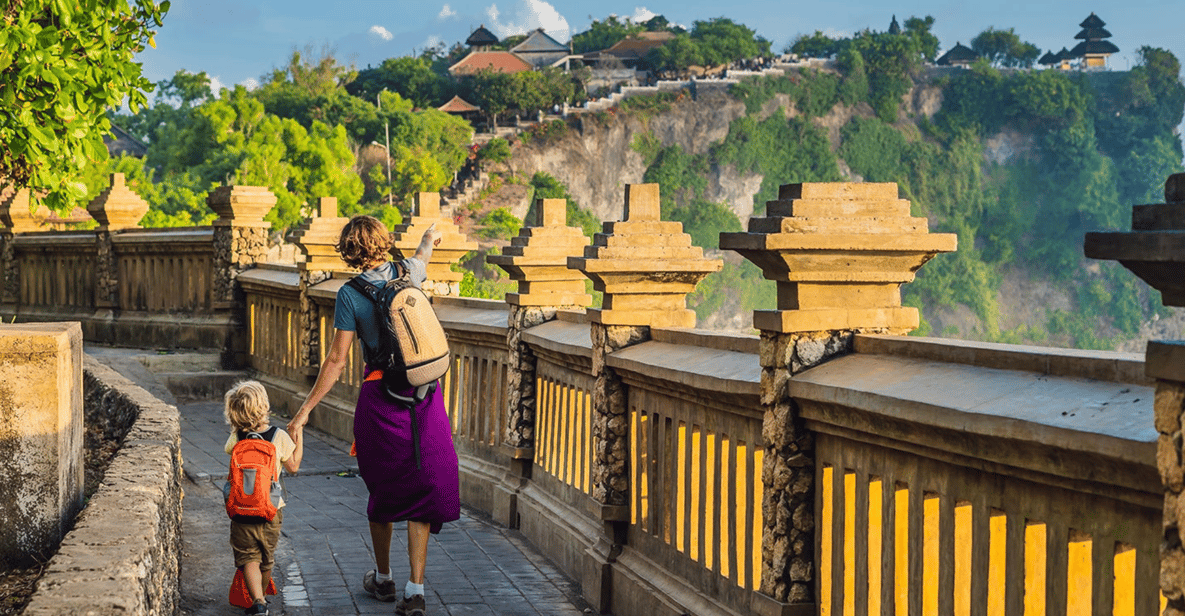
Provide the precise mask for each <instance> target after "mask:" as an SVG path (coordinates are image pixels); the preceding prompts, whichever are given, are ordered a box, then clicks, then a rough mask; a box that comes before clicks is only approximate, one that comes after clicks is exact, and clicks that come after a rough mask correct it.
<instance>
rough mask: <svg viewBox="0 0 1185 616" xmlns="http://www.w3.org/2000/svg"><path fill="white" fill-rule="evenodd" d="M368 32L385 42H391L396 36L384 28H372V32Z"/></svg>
mask: <svg viewBox="0 0 1185 616" xmlns="http://www.w3.org/2000/svg"><path fill="white" fill-rule="evenodd" d="M367 32H369V33H370V34H373V35H375V36H377V37H379V38H381V39H383V40H384V41H389V40H391V39H393V38H395V35H394V34H391V31H390V30H388V29H386V28H384V27H382V26H371V27H370V30H367Z"/></svg>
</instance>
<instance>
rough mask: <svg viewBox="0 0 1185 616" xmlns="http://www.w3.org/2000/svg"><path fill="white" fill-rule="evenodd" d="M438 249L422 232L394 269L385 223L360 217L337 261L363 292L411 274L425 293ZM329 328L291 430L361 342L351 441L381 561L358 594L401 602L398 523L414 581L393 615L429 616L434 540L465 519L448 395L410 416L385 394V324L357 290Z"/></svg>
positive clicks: (350, 291) (345, 293) (432, 236)
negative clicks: (365, 286) (395, 576)
mask: <svg viewBox="0 0 1185 616" xmlns="http://www.w3.org/2000/svg"><path fill="white" fill-rule="evenodd" d="M438 243H440V232H439V231H437V230H436V228H435V225H433V226H431V227H429V228H428V230H427V231H425V232H424V236H423V237H422V238H421V240H420V244H419V246H418V247H417V249H416V252H415V254H414V255H412V256H411V257H410V258H406V259H403V260H402V261H399V262H393V261H390V260H388V258H387V257H388V250H390V248H391V244H392V242H391V236H390V234H389V233H388V232H387V229H386V227H384V226H383V223H382V222H380V221H379V220H378V219H377V218H374V217H372V216H356V217H354V218H352V219H350V221H349V222H348V223H346V226H345V227H344V228H343V229H342V232H341V237H340V238H339V240H338V244H337V251H338V252H339V253H340V254H341V258H342V260H343V261H345V263H346V264H347V265H349V266H350V267H353V268H356V269H360V270H362V271H363V273H362V274H361V278H362V280H363V281H364V282H368V283H372V284H376V285H382V284H383V283H385V282H386V281H388V280H394V279H396V278H398V277H400V276H402V275H404V274H407V275H409V277H410V280H411V283H412V284H413V285H414V286H416V287H419V286H420V284H421V283H422V282H423V281H424V279H425V278H426V276H427V269H426V264H427V263H428V260H429V259H430V258H431V256H432V248H433V246H435V245H436V244H438ZM333 326H334V332H333V340H332V342H331V343H330V348H329V353H328V354H327V355H326V357H325V360H324V361H322V362H321V369H320V372H319V373H318V374H317V380H316V382H315V383H314V384H313V388H312V390H310V391H309V395H308V397H307V398H305V401H304V403H303V404H302V405H301V406H300V409H299V410H298V411H297V412H296V415H295V416H294V417H293V418H292V421H291V422H289V424H288V430H289V431H292V430H293V429H296V428H302V427H304V425H305V424H306V423H307V422H308V419H309V413H311V412H312V410H313V408H314V407H315V406H317V404H318V403H320V402H321V399H322V398H324V397H325V395H326V394H327V393H329V390H330V388H332V387H333V385H334V383H336V382H337V380H338V379H339V378H340V377H341V374H342V371H343V370H344V369H345V367H346V358H347V355H348V353H349V351H350V347H351V346H352V345H353V343H354V339H355V338H359V339H361V341H362V357H363V361H364V363H365V365H366V367H365V369H364V373H363V374H364V382H363V383H362V387H361V391H360V393H359V395H358V403H357V406H356V407H355V410H354V441H355V447H356V450H357V455H358V470H359V471H360V474H361V475H362V479H363V481H365V482H366V488H367V490H368V491H369V492H370V500H369V502H368V504H367V507H366V516H367V519H368V520H369V522H370V538H371V543H372V545H373V546H374V557H375V568H374V569H373V570H371V571H368V572H366V574H365V575H363V578H362V586H363V588H364V589H365V590H366V591H367V592H369V593H370V594H372V595H374V596H375V598H377V599H379V600H380V601H394V600H396V599H397V598H399V597H398V594H399V593H398V590H399V589H398V586H397V585H396V582H395V581H394V580H392V579H391V568H390V552H391V535H392V532H393V523H394V522H402V521H407V557H408V564H409V568H410V575H409V579H408V581H407V583H406V584H405V585H404V587H403V597H402V599H400V601H399V603H398V604H397V605H396V606H395V613H396V614H398V615H400V616H425V614H426V608H425V602H424V568H425V565H426V563H427V560H428V536H429V534H435V533H438V532H440V529H441V526H442V525H443V524H444V523H445V522H452V521H454V520H457V519H459V518H460V517H461V500H460V481H459V474H458V468H457V453H456V450H455V449H454V448H453V440H452V430H451V426H450V424H449V419H448V415H447V412H446V410H445V408H444V395H443V392H442V391H441V388H440V387H436V388H435V391H434V392H433V393H432V394H431V395H430V396H428V397H427V398H426V399H425V400H424V401H423V402H422V403H419V404H418V405H417V406H416V408H415V409H414V413H413V412H412V411H413V409H409V408H406V407H405V406H403V405H401V404H399V403H397V402H395V401H394V400H393V399H392V398H391V397H390V396H389V395H388V394H386V393H385V392H384V389H383V384H382V380H381V376H382V371H381V370H377V369H374V368H373V366H374V365H375V358H376V357H377V349H378V348H379V341H380V338H379V337H380V335H381V334H382V333H383V332H382V327H383V321H382V318H381V316H380V314H379V311H378V308H377V307H376V305H375V304H374V302H372V301H371V300H370V299H369V298H368V297H366V296H365V295H364V294H363V293H362V292H360V291H358V290H357V289H355V288H354V287H352V286H351V285H342V287H341V289H339V290H338V292H337V300H336V302H335V304H334V319H333ZM412 394H414V389H408V390H407V391H406V392H402V395H404V396H411V395H412ZM416 433H418V436H419V439H418V440H419V443H418V448H417V447H415V440H416V439H415V436H416ZM417 449H418V452H417V451H416V450H417ZM417 453H418V457H417Z"/></svg>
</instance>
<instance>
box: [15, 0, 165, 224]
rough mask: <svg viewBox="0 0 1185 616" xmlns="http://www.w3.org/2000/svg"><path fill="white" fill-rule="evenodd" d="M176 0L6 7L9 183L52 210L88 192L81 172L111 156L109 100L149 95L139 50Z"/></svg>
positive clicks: (31, 1) (44, 1) (26, 1)
mask: <svg viewBox="0 0 1185 616" xmlns="http://www.w3.org/2000/svg"><path fill="white" fill-rule="evenodd" d="M168 10H169V2H168V0H164V1H163V2H159V3H158V2H156V1H155V0H134V2H131V3H129V1H128V0H88V1H87V2H84V3H75V2H64V1H62V0H9V2H8V3H7V4H6V5H5V6H4V8H3V9H0V20H2V22H3V27H0V108H2V109H4V112H3V113H0V186H2V185H8V186H16V187H19V188H29V189H32V192H33V194H34V195H35V198H41V199H43V200H44V202H45V203H46V204H47V205H48V206H50V207H51V208H53V209H55V210H59V211H64V210H67V209H69V208H70V207H71V206H72V205H74V204H75V203H76V202H77V201H78V200H79V199H81V198H82V197H83V196H84V195H85V194H86V186H85V185H84V184H83V183H82V182H80V181H78V177H77V174H78V170H79V169H81V168H83V167H85V166H87V165H88V164H90V163H91V162H92V161H97V160H101V158H102V157H103V155H105V153H106V150H105V148H104V146H103V137H104V136H105V135H107V134H108V133H109V132H110V130H111V122H110V119H109V118H108V117H107V114H106V111H107V109H108V108H115V107H119V106H121V105H123V104H124V103H126V104H127V105H128V106H129V107H130V108H131V109H132V110H133V111H136V110H138V109H139V108H140V107H141V106H143V105H144V104H145V103H146V102H147V96H146V93H147V92H150V91H151V90H152V84H151V83H150V82H149V81H148V80H147V79H146V78H144V76H143V75H142V74H141V65H140V63H139V62H136V60H135V55H136V53H138V52H140V51H142V50H143V49H144V48H145V46H153V47H155V45H156V44H155V42H154V40H153V35H154V34H155V32H154V30H153V28H156V27H160V25H161V20H162V18H163V17H164V15H165V13H167V12H168Z"/></svg>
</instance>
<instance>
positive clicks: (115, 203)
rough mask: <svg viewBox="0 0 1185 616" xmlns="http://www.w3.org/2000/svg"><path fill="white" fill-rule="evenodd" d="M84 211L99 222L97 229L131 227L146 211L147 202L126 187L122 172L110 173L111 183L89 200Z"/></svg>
mask: <svg viewBox="0 0 1185 616" xmlns="http://www.w3.org/2000/svg"><path fill="white" fill-rule="evenodd" d="M86 211H87V212H88V213H89V214H90V215H91V217H93V218H94V219H95V220H96V221H97V222H98V223H99V227H98V230H99V231H118V230H120V229H132V228H136V227H139V226H140V219H142V218H144V215H145V214H147V213H148V202H147V201H145V200H143V199H141V198H140V195H137V194H136V193H135V192H132V190H131V189H130V188H128V187H127V185H126V184H125V183H124V176H123V174H122V173H112V174H111V185H110V186H108V187H107V188H105V189H103V192H101V193H99V195H98V196H97V197H95V198H94V199H92V200H91V202H90V203H89V204H88V205H87V206H86Z"/></svg>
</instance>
